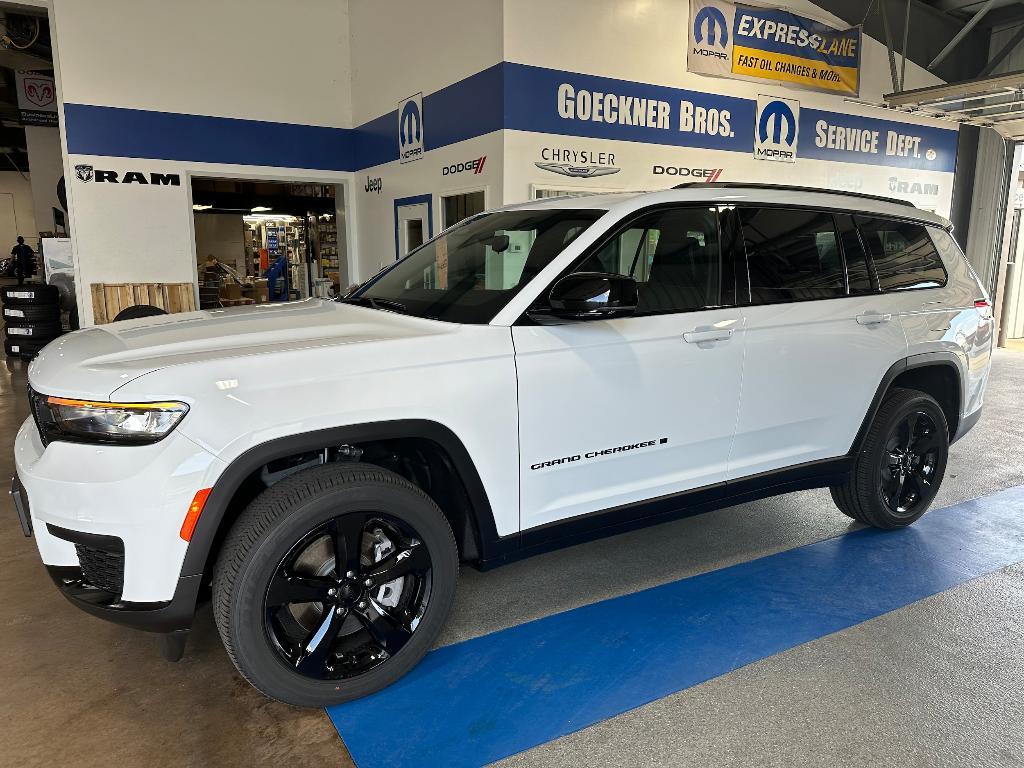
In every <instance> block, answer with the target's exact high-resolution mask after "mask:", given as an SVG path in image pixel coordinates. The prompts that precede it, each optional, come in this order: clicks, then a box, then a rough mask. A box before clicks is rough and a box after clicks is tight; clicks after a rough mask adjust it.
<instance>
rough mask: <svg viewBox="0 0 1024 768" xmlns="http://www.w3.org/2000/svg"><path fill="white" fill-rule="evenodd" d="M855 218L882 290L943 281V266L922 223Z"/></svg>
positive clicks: (923, 286) (944, 273) (931, 286)
mask: <svg viewBox="0 0 1024 768" xmlns="http://www.w3.org/2000/svg"><path fill="white" fill-rule="evenodd" d="M856 219H857V225H858V227H859V228H860V232H861V236H862V237H863V238H864V242H865V243H866V244H867V246H868V250H869V251H870V252H871V260H872V262H874V266H875V274H876V275H877V276H878V287H879V288H881V289H882V290H883V291H899V290H906V289H908V288H938V287H940V286H943V285H945V284H946V269H945V267H943V266H942V259H941V258H940V257H939V254H938V252H936V250H935V245H934V244H933V243H932V240H931V238H930V237H928V232H927V231H926V230H925V228H924V226H923V225H921V224H914V223H911V222H906V221H895V220H892V219H882V218H866V217H863V216H858V217H856Z"/></svg>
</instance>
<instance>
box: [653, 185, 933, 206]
mask: <svg viewBox="0 0 1024 768" xmlns="http://www.w3.org/2000/svg"><path fill="white" fill-rule="evenodd" d="M697 188H699V189H774V190H777V191H779V192H819V193H824V194H830V195H846V196H848V197H859V198H862V199H864V200H877V201H878V202H880V203H895V204H896V205H906V206H908V207H910V208H917V206H916V205H914V204H913V203H911V202H910V201H909V200H900V199H899V198H896V197H885V196H884V195H869V194H867V193H865V192H845V191H843V190H839V189H821V188H820V187H799V186H792V185H789V184H758V183H756V182H743V181H687V182H684V183H683V184H676V185H675V186H674V187H672V189H697Z"/></svg>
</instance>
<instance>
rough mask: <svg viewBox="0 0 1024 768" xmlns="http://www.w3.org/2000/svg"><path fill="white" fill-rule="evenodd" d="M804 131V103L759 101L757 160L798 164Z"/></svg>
mask: <svg viewBox="0 0 1024 768" xmlns="http://www.w3.org/2000/svg"><path fill="white" fill-rule="evenodd" d="M799 130H800V102H799V101H793V100H792V99H778V98H775V97H773V96H758V97H757V122H756V124H755V126H754V157H756V158H757V159H758V160H781V161H783V162H787V163H794V162H796V146H797V140H798V139H799V136H798V133H799Z"/></svg>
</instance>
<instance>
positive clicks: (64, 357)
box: [29, 299, 446, 400]
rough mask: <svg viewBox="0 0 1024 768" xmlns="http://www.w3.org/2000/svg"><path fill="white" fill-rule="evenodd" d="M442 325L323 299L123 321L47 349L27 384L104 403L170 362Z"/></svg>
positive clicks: (423, 331) (412, 332) (424, 331)
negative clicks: (121, 390) (121, 389)
mask: <svg viewBox="0 0 1024 768" xmlns="http://www.w3.org/2000/svg"><path fill="white" fill-rule="evenodd" d="M445 326H446V324H444V323H441V322H438V321H435V320H424V319H422V318H417V317H409V316H407V315H400V314H397V313H394V312H387V311H382V310H376V309H369V308H366V307H360V306H355V305H351V304H339V303H338V302H334V301H324V300H321V299H309V300H306V301H297V302H288V303H283V304H261V305H256V306H251V307H233V308H229V309H216V310H204V311H200V312H187V313H182V314H174V315H163V316H160V317H155V318H152V317H151V318H144V319H140V320H125V321H121V322H117V323H110V324H108V325H98V326H93V327H91V328H86V329H83V330H80V331H75V332H74V333H70V334H67V335H66V336H62V337H60V338H59V339H57V340H56V341H54V342H53V343H51V344H49V345H47V346H46V348H45V349H44V350H43V351H42V352H41V353H40V354H39V356H38V357H37V358H36V359H35V360H34V361H33V363H32V365H31V366H30V368H29V383H30V384H31V385H32V387H33V388H34V389H36V390H37V391H39V392H43V393H45V394H49V395H60V396H65V397H78V398H85V399H95V400H106V399H109V398H110V396H111V394H112V393H113V392H114V391H115V390H116V389H118V388H119V387H122V386H124V385H125V384H127V383H128V382H130V381H132V380H133V379H136V378H138V377H139V376H143V375H145V374H147V373H150V372H152V371H156V370H159V369H161V368H166V367H169V366H173V365H186V364H190V363H197V362H203V361H208V360H214V359H224V358H229V357H239V356H246V355H256V354H265V353H270V352H276V351H283V350H295V349H302V348H309V347H321V346H334V345H340V344H355V343H364V342H369V341H381V340H387V339H404V338H410V337H416V336H430V335H433V334H437V333H443V332H444V329H445Z"/></svg>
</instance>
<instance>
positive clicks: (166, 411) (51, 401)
mask: <svg viewBox="0 0 1024 768" xmlns="http://www.w3.org/2000/svg"><path fill="white" fill-rule="evenodd" d="M39 400H42V402H41V403H39V402H38V401H37V403H38V405H39V406H42V407H41V408H40V407H37V409H36V413H37V417H39V421H40V429H41V431H46V432H49V435H48V436H49V437H50V439H55V440H60V439H61V438H64V439H70V440H78V441H82V442H97V443H124V444H136V445H137V444H139V443H155V442H156V441H157V440H160V439H161V438H162V437H164V436H165V435H167V433H168V432H170V431H171V430H172V429H174V428H175V427H176V426H177V425H178V422H179V421H181V420H182V418H183V417H184V416H185V414H186V413H188V406H187V405H186V404H185V403H178V402H174V401H171V402H163V403H107V402H102V401H95V400H74V399H71V398H67V397H39Z"/></svg>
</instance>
